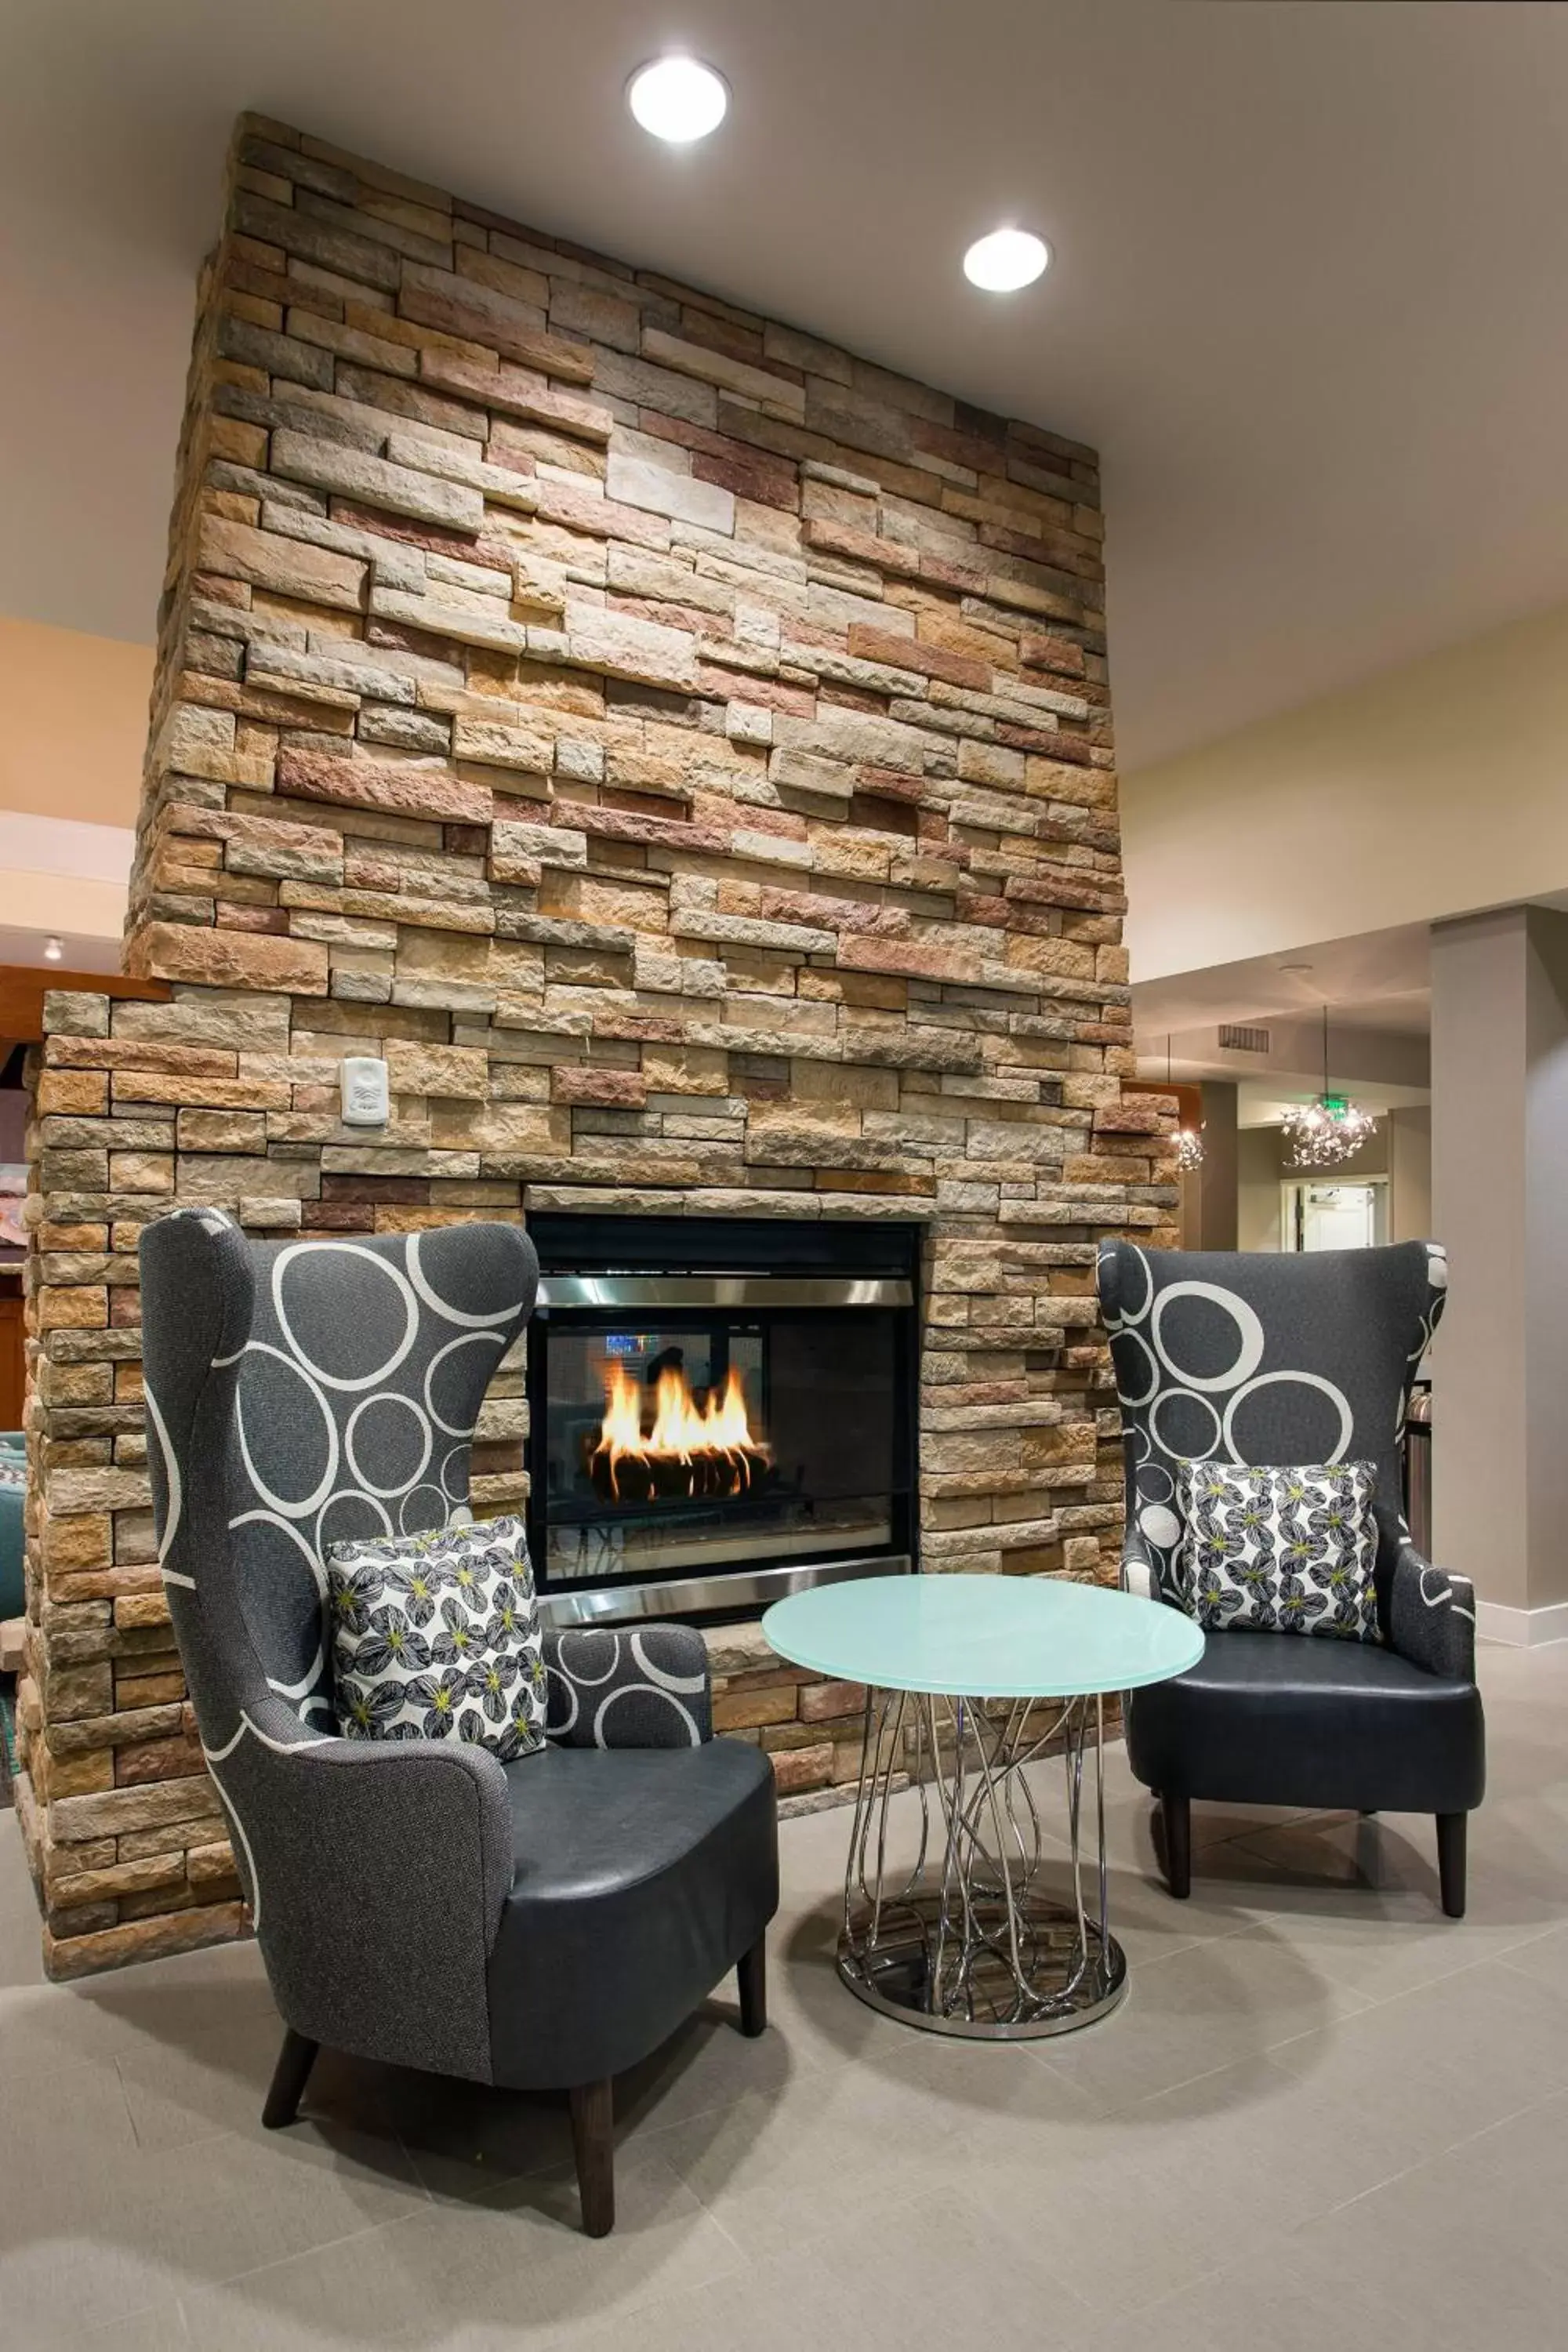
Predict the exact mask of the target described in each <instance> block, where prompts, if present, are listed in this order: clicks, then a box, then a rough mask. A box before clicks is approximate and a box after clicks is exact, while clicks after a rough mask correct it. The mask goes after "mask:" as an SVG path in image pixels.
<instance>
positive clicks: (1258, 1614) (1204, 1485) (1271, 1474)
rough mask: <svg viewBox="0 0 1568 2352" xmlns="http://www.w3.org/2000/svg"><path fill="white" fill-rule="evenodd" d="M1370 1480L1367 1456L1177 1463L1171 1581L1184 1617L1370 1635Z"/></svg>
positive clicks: (1210, 1623) (1212, 1626)
mask: <svg viewBox="0 0 1568 2352" xmlns="http://www.w3.org/2000/svg"><path fill="white" fill-rule="evenodd" d="M1375 1484H1376V1473H1375V1471H1374V1469H1373V1465H1372V1464H1371V1463H1370V1462H1330V1463H1311V1464H1307V1465H1288V1466H1286V1467H1282V1468H1278V1467H1263V1466H1257V1465H1250V1464H1238V1463H1232V1462H1187V1463H1184V1464H1183V1465H1182V1466H1181V1469H1180V1471H1179V1472H1178V1474H1177V1486H1176V1492H1177V1499H1178V1502H1179V1505H1180V1507H1181V1514H1182V1520H1183V1527H1184V1533H1183V1538H1182V1549H1181V1554H1180V1559H1179V1564H1178V1580H1179V1585H1180V1591H1181V1596H1182V1600H1183V1602H1184V1606H1185V1608H1186V1610H1187V1612H1188V1613H1189V1615H1191V1616H1194V1617H1195V1618H1196V1619H1197V1621H1198V1622H1199V1624H1200V1625H1203V1626H1205V1627H1206V1628H1208V1629H1209V1630H1210V1631H1218V1630H1220V1629H1221V1628H1223V1627H1241V1628H1244V1629H1246V1630H1247V1631H1250V1632H1255V1633H1328V1634H1332V1635H1335V1636H1337V1637H1338V1638H1339V1639H1340V1640H1342V1641H1351V1642H1374V1641H1376V1639H1377V1599H1376V1593H1375V1591H1374V1588H1373V1561H1374V1560H1375V1559H1376V1557H1377V1523H1376V1520H1375V1519H1374V1518H1373V1509H1372V1497H1373V1487H1374V1486H1375Z"/></svg>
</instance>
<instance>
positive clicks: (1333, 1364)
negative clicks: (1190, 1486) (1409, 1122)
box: [1099, 1242, 1448, 1616]
mask: <svg viewBox="0 0 1568 2352" xmlns="http://www.w3.org/2000/svg"><path fill="white" fill-rule="evenodd" d="M1447 1278H1448V1269H1447V1257H1446V1255H1445V1254H1444V1252H1443V1250H1442V1249H1441V1248H1440V1247H1439V1246H1438V1244H1436V1242H1405V1243H1401V1244H1396V1245H1395V1246H1394V1247H1392V1248H1386V1249H1366V1250H1325V1251H1322V1252H1319V1253H1315V1254H1308V1255H1299V1256H1298V1255H1278V1256H1275V1255H1262V1254H1258V1255H1253V1254H1250V1253H1243V1252H1233V1251H1218V1250H1205V1251H1203V1252H1201V1253H1195V1254H1194V1253H1191V1252H1185V1251H1181V1250H1144V1249H1140V1248H1138V1247H1137V1246H1136V1245H1135V1244H1133V1243H1131V1242H1106V1243H1104V1244H1101V1247H1100V1273H1099V1286H1100V1309H1101V1312H1102V1314H1103V1316H1104V1318H1105V1327H1106V1329H1107V1330H1108V1331H1109V1332H1110V1354H1111V1360H1112V1363H1113V1364H1114V1367H1115V1370H1116V1389H1117V1395H1118V1397H1119V1399H1120V1401H1121V1423H1122V1430H1123V1433H1124V1438H1125V1444H1126V1450H1127V1496H1128V1538H1129V1544H1130V1546H1137V1545H1141V1547H1142V1551H1143V1553H1144V1555H1145V1557H1146V1559H1147V1560H1148V1562H1149V1564H1150V1567H1151V1568H1152V1571H1153V1576H1154V1583H1155V1589H1156V1591H1158V1592H1159V1593H1160V1594H1161V1596H1162V1597H1163V1599H1165V1600H1174V1598H1175V1587H1174V1580H1173V1568H1174V1563H1175V1558H1176V1553H1177V1550H1178V1549H1179V1546H1180V1543H1181V1539H1182V1534H1183V1528H1182V1521H1181V1517H1180V1513H1179V1507H1178V1501H1177V1487H1176V1472H1177V1470H1178V1468H1179V1467H1180V1465H1181V1464H1182V1463H1183V1462H1184V1461H1185V1462H1194V1461H1206V1460H1208V1459H1210V1458H1211V1457H1217V1458H1218V1459H1220V1460H1221V1461H1226V1462H1249V1463H1258V1464H1277V1463H1308V1462H1370V1463H1372V1464H1373V1465H1374V1467H1375V1469H1376V1472H1377V1491H1376V1496H1375V1499H1374V1502H1373V1510H1374V1512H1375V1514H1376V1517H1377V1523H1378V1551H1377V1567H1376V1579H1377V1588H1378V1598H1379V1605H1380V1612H1382V1613H1383V1614H1384V1616H1386V1611H1387V1605H1388V1597H1389V1591H1390V1587H1391V1584H1392V1580H1393V1576H1394V1564H1395V1562H1396V1560H1397V1559H1398V1558H1399V1556H1400V1553H1401V1551H1402V1550H1407V1549H1409V1531H1408V1529H1407V1528H1406V1527H1405V1519H1404V1510H1403V1494H1402V1486H1401V1475H1400V1470H1401V1439H1402V1433H1403V1431H1404V1427H1405V1412H1406V1408H1407V1406H1408V1403H1409V1398H1410V1386H1411V1382H1412V1381H1413V1380H1414V1379H1415V1371H1416V1368H1417V1366H1418V1365H1419V1363H1420V1361H1421V1359H1422V1357H1423V1355H1424V1354H1425V1353H1426V1349H1427V1347H1428V1345H1429V1344H1430V1342H1431V1338H1432V1333H1433V1331H1434V1329H1435V1328H1436V1323H1437V1318H1438V1317H1439V1316H1440V1315H1441V1313H1442V1311H1443V1304H1444V1297H1445V1293H1446V1289H1447Z"/></svg>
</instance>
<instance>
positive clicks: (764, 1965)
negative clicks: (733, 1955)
mask: <svg viewBox="0 0 1568 2352" xmlns="http://www.w3.org/2000/svg"><path fill="white" fill-rule="evenodd" d="M735 1974H736V1977H737V1979H738V1980H739V1983H740V1987H741V2031H742V2033H745V2034H750V2035H752V2037H753V2038H754V2037H755V2036H756V2035H757V2034H759V2033H764V2032H766V2031H767V2023H768V1948H767V1945H766V1943H765V1941H764V1940H763V1937H761V1936H759V1937H757V1940H756V1942H755V1943H754V1944H753V1945H752V1948H751V1950H750V1951H749V1952H747V1953H746V1954H745V1956H744V1957H743V1958H742V1961H741V1965H740V1967H739V1968H738V1969H736V1971H735Z"/></svg>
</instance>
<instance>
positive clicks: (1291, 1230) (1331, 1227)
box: [1279, 1176, 1388, 1250]
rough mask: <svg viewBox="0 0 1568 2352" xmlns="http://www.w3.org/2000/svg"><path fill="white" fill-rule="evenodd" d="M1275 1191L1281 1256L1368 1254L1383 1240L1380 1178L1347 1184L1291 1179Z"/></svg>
mask: <svg viewBox="0 0 1568 2352" xmlns="http://www.w3.org/2000/svg"><path fill="white" fill-rule="evenodd" d="M1279 1189H1280V1192H1281V1194H1282V1196H1283V1197H1282V1199H1281V1202H1280V1211H1281V1213H1280V1219H1279V1232H1280V1241H1281V1245H1282V1247H1284V1248H1285V1249H1287V1250H1342V1249H1374V1248H1376V1247H1378V1246H1379V1245H1380V1244H1382V1243H1384V1242H1385V1241H1386V1240H1387V1239H1388V1179H1387V1177H1386V1176H1364V1177H1363V1178H1362V1179H1361V1180H1360V1181H1359V1182H1356V1183H1353V1184H1346V1183H1330V1182H1325V1181H1323V1180H1322V1179H1321V1178H1316V1177H1302V1178H1293V1179H1289V1180H1288V1181H1286V1182H1285V1183H1283V1184H1282V1185H1281V1186H1280V1188H1279Z"/></svg>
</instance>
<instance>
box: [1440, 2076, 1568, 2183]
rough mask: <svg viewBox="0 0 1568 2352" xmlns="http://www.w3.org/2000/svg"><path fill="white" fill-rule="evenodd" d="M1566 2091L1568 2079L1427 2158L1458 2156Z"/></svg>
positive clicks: (1453, 2140)
mask: <svg viewBox="0 0 1568 2352" xmlns="http://www.w3.org/2000/svg"><path fill="white" fill-rule="evenodd" d="M1565 2092H1568V2079H1564V2081H1563V2082H1562V2083H1559V2084H1557V2086H1556V2088H1555V2089H1554V2090H1551V2091H1542V2094H1541V2095H1540V2097H1539V2098H1535V2099H1526V2100H1525V2101H1524V2102H1523V2104H1522V2105H1520V2106H1517V2107H1510V2109H1509V2111H1508V2113H1507V2115H1506V2116H1494V2117H1493V2118H1492V2120H1491V2122H1490V2123H1489V2124H1479V2125H1478V2126H1476V2129H1475V2130H1474V2131H1468V2132H1461V2133H1460V2134H1459V2137H1458V2139H1451V2140H1446V2141H1445V2142H1444V2144H1443V2146H1442V2147H1440V2148H1439V2149H1438V2150H1437V2153H1436V2156H1434V2157H1432V2158H1427V2159H1425V2160H1426V2161H1428V2162H1431V2163H1434V2164H1436V2163H1437V2162H1439V2161H1440V2160H1441V2159H1442V2158H1444V2157H1448V2156H1457V2155H1458V2154H1459V2153H1460V2152H1461V2151H1462V2150H1463V2149H1465V2148H1468V2147H1473V2146H1474V2145H1475V2143H1476V2141H1477V2140H1479V2139H1487V2138H1489V2137H1490V2135H1491V2134H1492V2133H1493V2132H1500V2131H1506V2130H1507V2129H1508V2126H1510V2124H1516V2123H1519V2122H1520V2121H1521V2118H1522V2117H1524V2116H1533V2115H1536V2114H1538V2113H1539V2112H1540V2110H1541V2109H1542V2107H1549V2106H1550V2105H1552V2101H1553V2100H1554V2099H1561V2098H1562V2097H1563V2095H1564V2093H1565Z"/></svg>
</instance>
